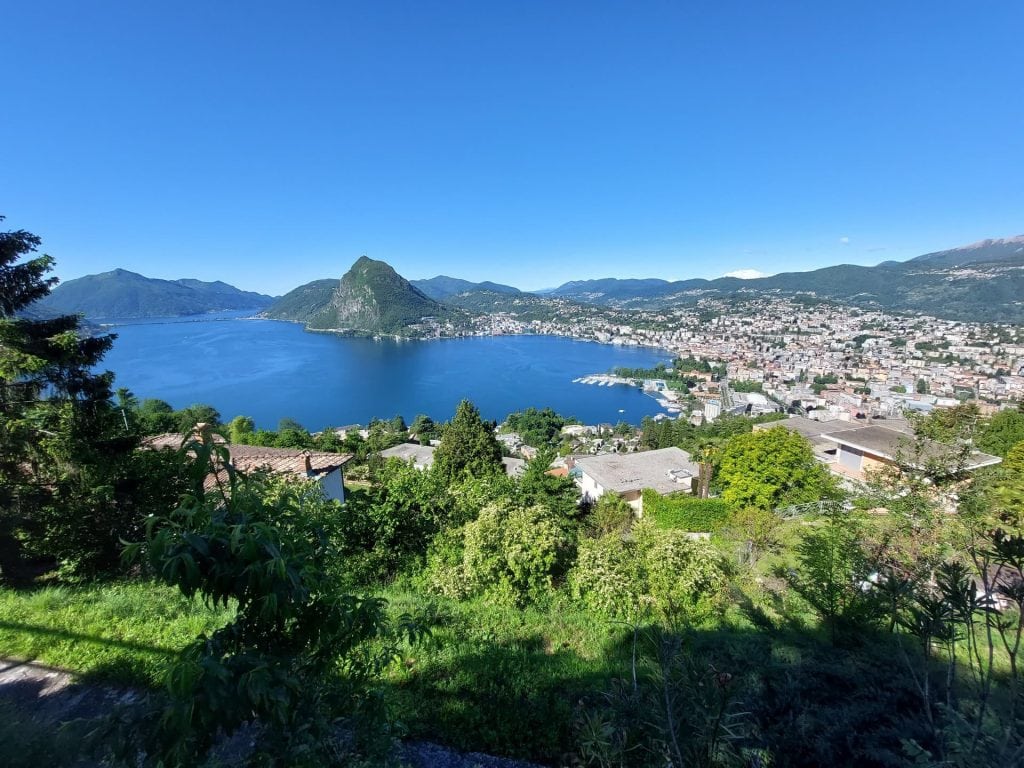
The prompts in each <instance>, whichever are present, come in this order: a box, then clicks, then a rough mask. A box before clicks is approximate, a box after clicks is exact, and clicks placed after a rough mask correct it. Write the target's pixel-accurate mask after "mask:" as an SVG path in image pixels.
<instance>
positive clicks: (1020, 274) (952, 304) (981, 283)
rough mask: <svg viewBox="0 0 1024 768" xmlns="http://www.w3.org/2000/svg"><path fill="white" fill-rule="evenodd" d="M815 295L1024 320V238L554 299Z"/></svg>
mask: <svg viewBox="0 0 1024 768" xmlns="http://www.w3.org/2000/svg"><path fill="white" fill-rule="evenodd" d="M741 293H742V294H750V293H773V294H797V293H803V294H812V295H814V296H818V297H821V298H827V299H832V300H835V301H841V302H847V303H851V304H857V305H860V306H869V307H878V308H881V309H889V310H895V311H903V312H924V313H928V314H933V315H937V316H940V317H948V318H953V319H964V320H982V321H1004V322H1020V321H1022V320H1024V300H1022V298H1021V297H1024V236H1020V237H1014V238H1007V239H1004V240H984V241H982V242H980V243H975V244H973V245H969V246H965V247H962V248H955V249H951V250H948V251H939V252H936V253H929V254H925V255H923V256H918V257H917V258H914V259H911V260H910V261H905V262H894V261H887V262H883V263H882V264H878V265H877V266H874V267H861V266H855V265H852V264H842V265H838V266H834V267H825V268H823V269H816V270H813V271H810V272H787V273H782V274H778V275H772V276H771V277H763V278H757V279H753V280H740V279H738V278H734V277H722V278H718V279H716V280H701V279H695V280H679V281H675V282H667V281H665V280H657V279H650V280H617V279H615V278H607V279H603V280H580V281H573V282H569V283H565V284H564V285H562V286H560V287H558V288H556V289H555V290H554V291H552V292H551V293H550V294H548V295H551V296H562V297H565V298H569V299H573V300H575V301H581V302H586V303H591V304H597V305H601V306H611V307H617V308H629V309H656V308H661V307H672V306H687V305H691V304H695V303H696V302H697V301H698V300H699V299H700V298H702V297H705V296H715V295H717V296H722V297H728V296H730V295H735V294H741Z"/></svg>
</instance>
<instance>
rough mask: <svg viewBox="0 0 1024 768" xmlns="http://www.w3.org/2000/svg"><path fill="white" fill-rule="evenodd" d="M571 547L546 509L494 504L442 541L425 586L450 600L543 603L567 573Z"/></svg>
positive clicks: (432, 555) (436, 547)
mask: <svg viewBox="0 0 1024 768" xmlns="http://www.w3.org/2000/svg"><path fill="white" fill-rule="evenodd" d="M571 545H572V541H571V539H570V538H569V536H568V534H566V533H565V531H564V530H563V528H562V526H561V525H559V521H558V520H557V519H556V518H555V516H554V515H553V514H552V513H551V512H550V511H548V510H547V509H545V508H543V507H539V506H534V507H527V508H522V507H515V506H512V505H511V504H510V503H509V502H504V503H495V504H490V505H488V506H487V507H485V508H484V509H483V510H482V511H481V512H480V515H479V516H478V517H477V519H476V520H473V521H471V522H469V523H467V524H466V525H464V526H462V528H459V529H456V530H454V531H451V532H449V533H447V534H442V535H441V536H440V537H438V539H437V540H436V541H435V542H434V544H433V546H432V547H431V552H430V555H429V557H428V564H427V582H428V584H429V586H430V587H431V588H432V589H434V590H435V591H437V592H439V593H441V594H444V595H448V596H451V597H467V596H470V595H489V596H491V597H493V598H494V599H496V600H498V601H499V602H502V603H508V604H514V605H523V604H525V603H529V602H537V601H542V600H545V599H546V598H547V597H549V595H550V593H551V590H552V587H553V583H554V580H555V579H556V578H557V577H558V576H559V575H561V573H562V572H564V569H565V561H566V557H567V555H568V554H569V550H570V548H571Z"/></svg>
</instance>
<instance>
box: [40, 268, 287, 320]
mask: <svg viewBox="0 0 1024 768" xmlns="http://www.w3.org/2000/svg"><path fill="white" fill-rule="evenodd" d="M273 301H274V299H273V297H272V296H264V295H263V294H261V293H251V292H249V291H240V290H239V289H238V288H235V287H234V286H231V285H228V284H227V283H222V282H220V281H217V282H213V283H204V282H203V281H201V280H189V279H185V280H159V279H156V278H151V277H144V276H143V275H139V274H136V273H135V272H129V271H128V270H125V269H115V270H113V271H112V272H103V273H102V274H99V275H86V276H85V277H79V278H76V279H74V280H68V281H67V282H66V283H61V284H60V285H58V286H57V287H56V288H54V289H53V291H52V292H51V293H50V295H49V296H46V297H44V298H42V299H40V300H39V301H38V302H36V303H35V304H34V305H33V306H32V309H33V310H34V311H35V312H37V313H38V314H40V315H47V316H53V315H74V314H82V315H85V316H86V317H87V318H93V319H100V320H122V319H130V318H144V317H175V316H178V315H197V314H201V313H204V312H216V311H220V310H228V309H252V310H261V309H264V308H265V307H268V306H269V305H270V304H271V303H272V302H273Z"/></svg>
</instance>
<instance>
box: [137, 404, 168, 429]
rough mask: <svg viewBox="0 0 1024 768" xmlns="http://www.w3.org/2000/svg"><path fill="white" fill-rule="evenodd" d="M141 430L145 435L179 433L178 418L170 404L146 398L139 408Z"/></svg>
mask: <svg viewBox="0 0 1024 768" xmlns="http://www.w3.org/2000/svg"><path fill="white" fill-rule="evenodd" d="M137 416H138V419H139V428H140V429H141V430H142V433H143V434H144V435H158V434H161V433H164V432H176V431H178V417H177V416H175V415H174V408H173V407H172V406H171V404H170V403H168V402H166V401H164V400H157V399H155V398H146V399H145V400H143V401H142V403H141V404H140V405H139V407H138V412H137Z"/></svg>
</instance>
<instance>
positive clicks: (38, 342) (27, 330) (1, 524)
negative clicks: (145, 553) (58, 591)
mask: <svg viewBox="0 0 1024 768" xmlns="http://www.w3.org/2000/svg"><path fill="white" fill-rule="evenodd" d="M40 243H41V241H40V239H39V238H38V237H37V236H35V235H33V234H31V233H29V232H25V231H23V230H18V231H11V232H3V233H0V571H3V572H6V571H8V570H9V569H10V567H11V566H12V565H14V564H15V563H16V560H17V552H18V546H17V543H16V542H18V541H19V540H20V541H22V542H24V541H25V540H26V539H29V540H31V539H36V540H39V539H40V537H42V538H44V539H45V538H48V535H49V534H50V533H52V531H48V530H47V529H46V527H45V526H46V522H47V520H48V519H52V516H51V515H50V514H48V512H47V510H52V509H53V507H52V504H53V503H54V501H55V499H58V498H62V499H75V500H76V501H81V500H82V498H83V493H85V494H87V493H88V492H89V490H91V489H89V488H87V487H82V485H81V476H82V474H81V469H82V468H83V467H88V466H91V467H96V468H102V467H103V466H106V465H108V464H111V463H113V462H116V461H119V460H120V459H121V458H122V457H124V455H125V454H126V453H127V452H128V451H130V450H131V447H132V445H133V442H132V440H131V439H130V437H128V436H126V435H125V434H124V432H125V430H124V426H123V422H122V421H121V415H120V413H117V412H115V410H114V408H113V405H112V403H111V402H110V398H111V382H112V380H113V375H112V374H111V373H109V372H108V373H102V374H97V373H94V370H95V368H96V366H97V365H98V364H99V362H100V360H101V359H102V357H103V355H104V353H106V351H107V350H108V349H110V346H111V344H112V343H113V341H114V338H115V337H114V336H112V335H97V336H89V335H86V334H84V333H83V332H82V330H81V328H80V323H79V318H78V317H77V316H63V317H57V318H52V319H36V318H34V317H32V316H30V315H27V314H25V310H28V309H30V307H31V305H32V303H33V302H35V301H36V300H38V299H40V298H42V297H43V296H45V295H46V294H47V293H49V291H50V289H51V287H52V286H53V285H54V284H55V283H56V282H57V279H56V278H55V277H47V276H46V275H47V273H48V272H50V271H51V269H52V268H53V259H52V258H51V257H50V256H47V255H41V256H32V254H33V253H35V252H36V250H37V249H38V247H39V245H40ZM115 416H116V418H117V419H118V421H119V422H120V429H119V430H117V435H118V437H117V439H113V434H114V426H115V423H117V422H115V421H114V418H115ZM100 513H101V510H99V509H96V508H94V507H92V506H90V505H89V504H84V505H83V506H76V508H75V510H74V511H73V512H72V511H68V512H67V513H66V514H85V515H87V517H88V518H89V519H91V521H92V523H93V524H94V525H98V526H99V527H100V528H101V529H103V528H105V526H104V525H103V524H102V523H101V522H100V521H99V520H98V519H97V518H96V516H95V515H97V514H100ZM59 544H60V549H61V550H63V549H64V547H65V545H67V546H73V545H74V542H73V541H63V540H62V541H61V542H60V543H59ZM51 554H54V555H56V556H58V557H60V556H61V553H60V552H53V553H51Z"/></svg>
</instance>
